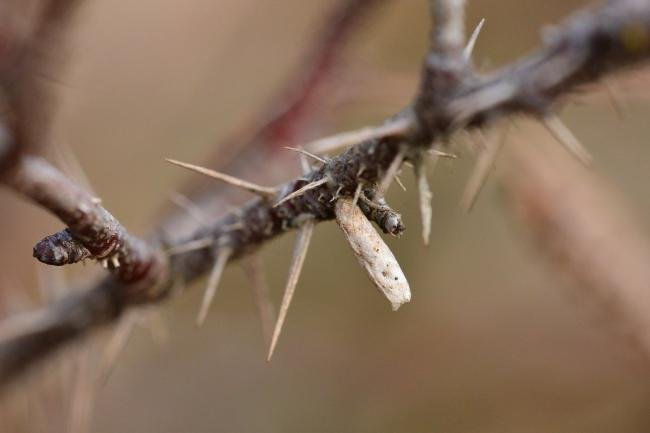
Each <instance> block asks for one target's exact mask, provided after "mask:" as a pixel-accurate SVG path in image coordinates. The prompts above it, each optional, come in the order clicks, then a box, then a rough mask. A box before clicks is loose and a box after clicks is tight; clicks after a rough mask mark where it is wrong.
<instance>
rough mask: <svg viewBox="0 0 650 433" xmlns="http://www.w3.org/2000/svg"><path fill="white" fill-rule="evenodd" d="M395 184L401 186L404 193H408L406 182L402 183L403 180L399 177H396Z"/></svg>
mask: <svg viewBox="0 0 650 433" xmlns="http://www.w3.org/2000/svg"><path fill="white" fill-rule="evenodd" d="M395 182H396V183H397V184H398V185H399V187H400V188H402V191H404V192H406V187H405V186H404V182H402V179H400V178H399V176H398V175H395Z"/></svg>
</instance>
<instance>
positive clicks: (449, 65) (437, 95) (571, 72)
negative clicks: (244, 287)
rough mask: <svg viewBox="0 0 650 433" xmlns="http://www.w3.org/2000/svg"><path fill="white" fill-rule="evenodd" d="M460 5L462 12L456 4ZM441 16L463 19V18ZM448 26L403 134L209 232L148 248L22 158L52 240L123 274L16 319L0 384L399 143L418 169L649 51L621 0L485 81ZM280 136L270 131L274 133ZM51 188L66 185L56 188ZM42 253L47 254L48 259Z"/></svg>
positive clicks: (319, 210) (329, 211) (270, 234)
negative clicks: (176, 250) (436, 151)
mask: <svg viewBox="0 0 650 433" xmlns="http://www.w3.org/2000/svg"><path fill="white" fill-rule="evenodd" d="M361 3H365V2H363V1H361V0H357V1H356V2H355V1H349V2H348V3H347V7H348V9H344V10H347V11H348V13H350V14H352V15H351V16H353V15H354V14H356V13H357V12H358V10H359V9H358V5H359V4H361ZM459 6H460V8H461V9H462V2H460V3H459ZM447 12H448V13H453V14H456V15H459V16H461V17H462V13H463V12H462V10H456V11H453V10H452V11H447ZM344 22H345V21H344ZM449 22H450V23H451V24H450V25H456V24H457V23H458V19H457V17H456V16H455V15H454V17H452V18H450V19H449ZM439 24H440V23H439ZM340 30H341V29H339V31H340ZM443 30H444V29H443ZM452 30H453V29H451V30H450V32H451V33H449V32H446V31H440V32H437V33H436V34H444V35H450V34H451V35H452V36H454V37H453V38H447V39H448V40H447V41H440V43H436V41H435V40H434V43H433V44H432V50H431V52H430V53H429V54H428V56H427V58H426V61H425V62H424V67H423V77H422V85H421V87H420V89H419V92H418V95H417V97H416V98H415V102H414V103H413V105H412V107H409V108H407V109H405V110H403V112H401V113H399V114H398V116H400V117H401V118H404V119H407V120H408V122H409V124H410V125H411V128H410V129H408V131H407V132H405V133H403V134H401V135H397V136H392V137H390V138H383V139H381V138H380V139H375V140H370V141H366V142H363V143H360V144H358V145H356V146H354V147H352V148H350V149H349V150H348V151H346V152H345V153H343V154H341V155H339V156H337V157H335V158H332V159H330V160H328V161H327V162H326V163H324V164H323V165H322V166H320V167H318V168H316V169H314V170H313V171H312V172H310V173H309V174H307V175H305V176H304V177H302V178H300V179H295V180H292V181H289V182H287V183H286V184H284V185H282V186H281V187H280V188H279V194H278V197H277V199H278V200H280V199H281V198H282V197H285V196H286V195H287V194H290V193H291V192H293V191H296V190H298V189H299V188H301V187H303V186H304V185H306V184H307V183H309V182H312V181H316V180H320V179H324V178H326V179H327V182H326V183H324V184H322V185H321V186H319V187H318V188H315V189H312V190H310V191H307V192H306V193H304V194H303V195H301V196H299V197H296V198H293V199H291V200H288V201H286V202H285V203H283V204H281V205H280V206H274V204H275V202H272V201H269V200H267V199H256V200H253V201H251V202H249V203H248V204H246V205H244V206H243V207H242V208H240V209H237V210H235V211H232V212H230V213H228V214H227V215H225V216H224V217H223V218H220V219H219V220H217V221H214V222H212V223H211V224H210V225H209V226H207V227H204V226H201V227H198V228H196V229H195V230H194V232H193V233H192V234H191V235H190V236H187V237H185V238H178V237H170V236H169V235H168V234H169V233H170V232H173V222H172V221H171V220H167V221H163V222H162V223H161V225H160V226H159V230H157V231H156V233H155V234H154V235H153V236H152V237H151V238H150V240H149V241H143V240H138V239H135V238H133V237H132V236H130V235H129V234H128V233H127V231H126V230H125V229H124V228H123V227H122V226H121V225H119V223H118V222H117V221H116V220H115V219H114V218H113V217H112V216H111V215H110V213H108V211H106V210H105V209H103V208H102V207H101V206H100V205H99V204H98V203H96V202H94V201H93V200H92V197H90V196H89V195H88V194H85V193H84V192H83V191H82V190H80V188H77V187H75V186H74V184H72V183H71V182H69V181H68V180H66V179H65V178H64V177H62V176H61V175H60V174H58V173H57V172H55V171H53V169H51V168H48V167H46V166H45V165H44V164H45V163H43V162H42V161H39V160H36V159H31V158H27V159H23V160H21V161H22V162H21V163H20V164H19V165H18V167H17V168H16V176H14V177H13V178H11V177H10V178H8V180H7V181H6V182H7V183H8V184H9V185H10V186H12V187H13V188H14V189H16V190H17V191H19V192H21V193H23V194H24V195H26V196H27V197H29V198H31V199H32V200H34V201H36V202H37V203H40V204H42V205H44V206H45V207H46V208H48V209H49V210H51V211H52V212H54V213H55V214H56V215H58V216H59V217H60V218H61V220H62V221H63V222H64V223H65V224H66V225H67V226H68V231H67V232H66V233H63V234H60V235H57V236H58V238H57V239H58V240H59V241H60V240H65V241H66V242H69V241H70V238H69V236H68V234H71V235H72V237H73V238H74V240H76V241H78V242H79V243H81V244H82V245H83V247H85V248H86V249H87V250H88V252H89V253H90V254H91V255H92V256H94V257H98V258H102V257H106V256H108V255H110V254H111V253H117V254H118V259H119V263H120V267H119V268H116V269H112V270H113V273H114V275H111V276H109V277H107V278H106V279H105V280H103V281H102V282H100V283H99V284H97V285H96V286H94V287H92V288H90V289H89V290H88V291H87V292H84V293H82V294H79V295H75V296H74V297H71V298H68V299H64V300H63V301H61V302H60V303H57V304H54V305H52V306H50V307H47V308H46V309H45V310H43V311H40V312H35V313H31V314H32V315H31V316H27V317H21V321H22V322H27V323H30V327H28V329H27V330H26V331H25V332H22V333H17V334H16V335H15V336H14V337H12V338H9V339H7V340H5V341H4V342H3V343H2V344H0V383H4V382H6V381H8V380H9V379H12V378H14V377H16V376H17V373H19V372H20V371H22V370H23V369H25V368H26V367H28V366H29V365H31V364H32V363H33V362H34V361H36V360H39V359H43V358H44V357H45V355H46V354H47V353H49V352H52V351H53V350H55V349H56V348H58V347H60V346H61V345H62V344H63V343H65V342H68V341H71V340H74V339H75V338H77V337H79V336H80V335H82V334H84V333H86V332H88V331H90V330H91V329H93V328H95V327H97V326H99V325H102V324H105V323H109V322H111V321H112V320H114V319H116V318H117V317H119V315H120V313H121V312H122V311H123V310H124V309H125V308H127V307H129V306H131V305H135V304H139V303H142V302H157V301H159V300H161V299H164V298H165V297H167V295H168V294H169V288H170V287H171V285H172V282H175V281H178V280H184V281H188V282H189V281H192V280H193V279H195V278H198V277H200V276H202V275H204V274H205V273H206V272H207V271H208V270H209V269H210V268H211V267H212V265H213V263H214V260H215V258H216V256H217V253H218V251H219V249H220V248H224V247H227V248H229V249H231V250H232V252H233V254H232V257H231V258H233V259H236V258H238V257H241V256H242V255H244V254H246V253H248V252H250V251H252V250H254V249H255V248H258V247H259V246H261V245H263V244H264V243H266V242H268V241H270V240H272V239H273V238H275V237H276V236H278V235H280V234H283V233H284V232H286V231H288V230H292V229H295V228H298V227H300V226H301V223H302V222H303V221H304V220H305V219H307V218H309V219H314V220H315V221H324V220H330V219H333V218H334V208H335V203H336V199H337V198H338V197H341V196H343V197H352V196H353V195H354V193H355V191H356V190H357V187H358V185H359V184H362V185H363V186H367V185H370V186H372V185H375V184H378V183H379V182H380V181H381V179H382V177H383V176H384V174H385V172H386V171H387V169H388V167H389V166H390V165H391V163H392V162H393V160H394V158H395V156H396V155H397V153H398V150H399V149H400V148H401V146H406V147H405V148H406V149H407V153H406V157H405V160H406V161H409V160H410V161H417V160H418V158H419V157H420V154H421V152H422V151H424V150H425V149H427V148H428V147H429V146H430V145H431V143H432V141H433V140H439V139H444V138H445V137H447V136H448V135H449V134H451V133H452V132H454V131H456V130H459V129H462V128H475V127H480V126H486V125H488V124H489V123H491V122H492V121H494V120H496V119H498V118H501V117H504V116H506V115H508V114H513V113H526V114H533V115H539V114H543V113H545V112H546V111H547V110H550V109H551V108H552V104H553V103H554V102H556V101H557V99H558V98H559V97H560V96H562V95H566V94H568V93H569V92H572V91H575V90H577V89H578V86H580V85H583V84H588V83H591V82H594V81H595V80H597V79H598V78H599V77H600V76H602V75H603V74H605V73H609V72H612V71H615V70H617V69H620V68H622V67H625V66H628V65H631V64H635V63H639V62H640V61H642V60H645V59H646V58H647V57H648V55H650V39H649V35H650V4H648V2H647V1H642V0H621V1H616V2H609V3H608V4H606V5H605V6H604V7H602V8H601V9H596V10H590V11H585V12H580V13H578V14H576V15H575V16H574V17H572V18H571V19H570V20H569V21H568V22H567V23H566V24H565V25H564V26H562V27H560V28H558V29H557V30H556V31H555V32H554V33H553V34H552V35H551V36H550V37H548V38H547V40H546V41H545V44H544V46H543V47H542V48H541V49H539V50H538V51H537V52H536V53H533V54H532V55H530V56H528V57H526V58H524V59H522V60H520V61H518V62H516V63H515V64H513V65H512V66H510V67H506V68H504V69H502V70H500V71H497V72H496V73H493V74H491V75H489V76H481V75H478V74H476V73H475V72H474V70H473V68H472V66H471V64H470V63H469V62H467V61H463V57H462V55H460V53H459V52H457V51H458V50H459V49H460V48H461V47H459V44H458V42H457V40H455V39H454V38H456V39H457V33H458V32H454V31H452ZM449 40H451V42H449ZM450 44H451V45H450ZM451 46H453V47H454V48H453V49H451V48H449V47H451ZM307 88H310V87H309V86H307ZM296 110H298V109H297V108H296ZM298 111H299V110H298ZM290 112H291V111H290V110H289V111H285V112H284V114H283V115H287V114H286V113H290ZM289 123H290V122H289ZM281 124H282V122H281V123H280V125H281ZM276 126H277V125H276ZM271 130H272V131H273V130H274V128H271ZM282 131H283V128H277V131H275V132H274V133H276V132H277V133H280V132H282ZM34 167H39V170H34ZM54 185H59V186H61V185H65V187H64V189H63V190H62V189H60V188H56V187H55V186H54ZM196 225H197V224H195V226H196ZM170 229H172V230H170ZM400 231H401V230H400ZM206 237H210V238H212V239H214V244H213V245H212V247H206V248H204V249H200V250H195V251H190V252H185V253H182V254H176V255H167V254H166V253H165V251H168V249H169V247H174V246H178V245H181V244H183V243H187V242H190V241H192V240H197V239H203V238H206ZM67 245H68V244H65V243H62V242H58V243H54V242H53V243H48V242H45V243H43V244H40V245H39V248H38V249H39V251H38V254H39V256H40V257H41V258H44V259H48V257H49V258H50V259H53V260H54V261H58V262H65V261H66V260H71V259H73V258H79V257H80V256H82V255H84V253H83V251H81V250H79V249H78V248H77V247H71V248H69V251H68V255H66V254H65V253H64V252H63V251H62V250H61V248H66V247H67ZM48 246H52V251H49V252H48V251H46V250H47V248H48ZM75 248H77V249H75ZM54 250H56V251H54ZM30 318H31V321H30V320H29V319H30ZM26 319H27V320H26ZM6 326H8V325H7V324H5V327H6Z"/></svg>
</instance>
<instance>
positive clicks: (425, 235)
mask: <svg viewBox="0 0 650 433" xmlns="http://www.w3.org/2000/svg"><path fill="white" fill-rule="evenodd" d="M414 169H415V177H416V180H417V184H418V196H419V199H420V216H421V218H422V240H423V241H424V245H429V239H430V238H431V218H432V216H433V211H432V209H431V198H432V197H433V195H432V194H431V188H430V187H429V182H428V181H427V172H426V166H425V164H424V161H423V160H422V158H419V160H418V163H417V164H416V165H415V168H414Z"/></svg>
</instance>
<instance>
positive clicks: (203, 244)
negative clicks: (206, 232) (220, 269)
mask: <svg viewBox="0 0 650 433" xmlns="http://www.w3.org/2000/svg"><path fill="white" fill-rule="evenodd" d="M213 244H214V238H212V236H208V237H206V238H201V239H195V240H193V241H190V242H186V243H184V244H180V245H174V246H173V247H171V248H169V249H168V250H167V254H169V255H172V256H173V255H177V254H184V253H189V252H190V251H196V250H202V249H204V248H208V247H210V246H212V245H213Z"/></svg>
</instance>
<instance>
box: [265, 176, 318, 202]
mask: <svg viewBox="0 0 650 433" xmlns="http://www.w3.org/2000/svg"><path fill="white" fill-rule="evenodd" d="M328 180H329V179H328V178H327V176H325V177H323V178H322V179H318V180H315V181H313V182H311V183H308V184H307V185H305V186H303V187H302V188H300V189H299V190H296V191H294V192H292V193H291V194H288V195H287V196H285V197H284V198H283V199H282V200H280V201H279V202H277V203H276V204H275V205H273V207H278V206H280V205H281V204H282V203H284V202H286V201H289V200H292V199H294V198H296V197H299V196H301V195H303V194H304V193H306V192H307V191H309V190H310V189H314V188H318V187H319V186H321V185H323V184H324V183H327V181H328Z"/></svg>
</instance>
